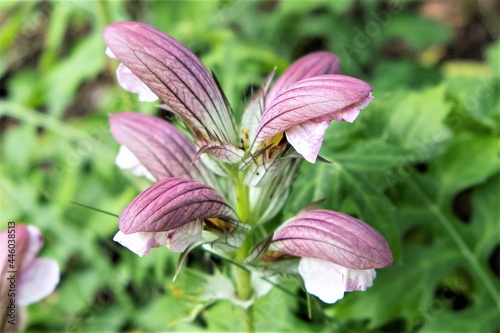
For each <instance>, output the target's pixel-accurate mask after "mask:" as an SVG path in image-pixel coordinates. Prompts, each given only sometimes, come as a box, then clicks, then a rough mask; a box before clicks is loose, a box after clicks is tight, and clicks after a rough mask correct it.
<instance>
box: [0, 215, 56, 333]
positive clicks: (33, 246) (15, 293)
mask: <svg viewBox="0 0 500 333" xmlns="http://www.w3.org/2000/svg"><path fill="white" fill-rule="evenodd" d="M10 223H12V224H14V223H13V222H10ZM0 246H1V247H0V271H1V272H3V273H5V275H4V279H3V280H2V281H1V282H0V292H1V295H2V297H1V298H0V307H1V309H2V313H1V314H0V331H1V332H17V331H20V330H22V329H23V328H24V326H26V323H27V318H26V317H27V316H26V313H25V311H24V308H25V307H26V306H27V305H29V304H32V303H35V302H38V301H39V300H41V299H43V298H45V297H47V296H48V295H50V294H51V293H52V292H53V291H54V289H55V287H56V286H57V284H58V283H59V275H60V272H59V266H58V265H57V262H56V261H55V260H53V259H49V258H37V255H38V252H40V250H41V249H42V246H43V240H42V234H41V232H40V230H39V229H38V228H37V227H34V226H26V225H24V224H18V225H10V224H9V227H8V228H7V229H5V230H4V231H2V233H0Z"/></svg>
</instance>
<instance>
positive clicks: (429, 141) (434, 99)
mask: <svg viewBox="0 0 500 333" xmlns="http://www.w3.org/2000/svg"><path fill="white" fill-rule="evenodd" d="M449 110H450V104H449V103H448V102H447V101H446V100H445V88H444V86H442V85H440V86H436V87H432V88H428V89H425V90H423V91H421V92H410V93H408V94H407V96H406V97H405V98H404V99H403V100H402V101H401V102H400V104H399V105H398V106H396V107H395V109H394V112H393V114H392V116H391V118H390V119H389V123H388V125H387V126H388V132H389V133H388V135H389V140H390V142H397V144H399V145H400V146H401V147H402V148H408V149H413V150H418V149H420V150H422V154H423V155H428V156H426V157H430V156H432V154H434V153H435V151H434V149H433V148H434V146H435V145H436V144H438V143H439V142H441V141H443V140H445V139H447V138H448V137H449V135H450V131H449V130H448V129H447V128H446V126H445V124H444V120H445V118H446V115H447V114H448V112H449Z"/></svg>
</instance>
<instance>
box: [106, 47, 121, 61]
mask: <svg viewBox="0 0 500 333" xmlns="http://www.w3.org/2000/svg"><path fill="white" fill-rule="evenodd" d="M106 55H107V56H108V57H110V58H111V59H118V58H117V57H116V56H115V54H114V53H113V51H111V49H110V48H109V47H107V48H106Z"/></svg>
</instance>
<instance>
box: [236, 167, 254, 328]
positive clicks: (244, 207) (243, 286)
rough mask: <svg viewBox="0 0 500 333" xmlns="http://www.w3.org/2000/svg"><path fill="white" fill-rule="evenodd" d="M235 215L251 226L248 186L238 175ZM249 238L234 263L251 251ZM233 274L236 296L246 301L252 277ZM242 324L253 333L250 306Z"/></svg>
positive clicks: (241, 260)
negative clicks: (235, 278) (236, 290)
mask: <svg viewBox="0 0 500 333" xmlns="http://www.w3.org/2000/svg"><path fill="white" fill-rule="evenodd" d="M236 213H237V214H238V217H239V219H240V220H241V221H242V222H244V223H247V224H248V225H249V226H251V221H249V220H248V218H249V216H250V198H249V193H248V186H247V185H246V184H245V182H244V179H243V175H241V174H240V175H239V177H238V179H237V181H236ZM252 245H253V244H252V241H251V238H250V237H248V238H247V239H245V241H244V242H243V244H242V246H241V247H240V248H239V249H238V250H237V251H236V261H237V262H239V263H241V262H243V260H244V259H245V258H246V256H247V255H248V252H249V251H250V250H251V249H252ZM235 273H236V277H237V280H236V281H237V283H236V285H237V288H238V296H239V297H240V298H241V299H243V300H247V299H250V297H252V294H253V290H252V279H251V278H252V276H251V274H250V272H249V271H246V270H243V269H241V268H235ZM243 324H244V326H245V331H246V332H253V330H254V325H253V313H252V306H250V307H249V308H248V309H246V310H243Z"/></svg>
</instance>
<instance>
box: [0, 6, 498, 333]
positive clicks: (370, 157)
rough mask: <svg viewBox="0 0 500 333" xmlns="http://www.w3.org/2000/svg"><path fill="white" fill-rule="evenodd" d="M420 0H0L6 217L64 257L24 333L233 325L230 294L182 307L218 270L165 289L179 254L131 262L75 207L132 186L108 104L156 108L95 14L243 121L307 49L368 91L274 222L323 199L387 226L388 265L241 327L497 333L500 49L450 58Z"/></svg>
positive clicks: (262, 304)
mask: <svg viewBox="0 0 500 333" xmlns="http://www.w3.org/2000/svg"><path fill="white" fill-rule="evenodd" d="M480 1H481V0H478V2H477V3H476V2H475V1H465V0H464V1H458V0H457V3H461V4H462V5H464V4H465V5H467V6H472V7H471V8H476V7H474V4H476V5H478V4H480ZM421 6H423V2H413V1H371V0H358V1H356V0H342V1H321V0H314V1H231V0H226V1H147V2H141V1H50V2H49V1H41V2H36V1H32V2H24V1H16V2H14V1H2V2H0V10H1V13H0V21H1V22H2V23H1V24H2V27H1V34H0V49H1V53H0V75H1V77H2V79H1V91H0V93H1V100H0V117H1V122H0V125H1V127H0V130H1V139H2V140H1V144H0V149H1V150H0V156H1V164H0V175H1V178H0V191H1V202H0V210H1V217H2V221H3V222H2V223H5V226H6V222H7V221H8V220H15V221H16V222H18V223H26V224H33V225H37V226H38V227H40V228H41V229H42V231H43V234H44V239H45V247H44V249H43V256H47V257H52V258H55V259H56V260H57V261H58V262H59V264H60V266H61V268H62V278H61V283H60V285H59V287H58V288H57V290H56V292H55V293H54V294H53V295H51V296H50V297H48V298H46V299H45V300H43V301H42V302H40V303H38V304H34V305H31V306H30V307H29V309H28V313H29V326H28V328H27V331H28V332H35V331H49V332H55V331H68V332H74V331H81V332H86V331H116V332H119V331H122V330H143V331H158V330H163V331H165V330H178V331H196V330H202V329H207V330H215V331H221V330H224V331H226V330H227V331H235V330H240V329H241V328H242V323H241V322H240V320H239V318H240V316H239V315H238V311H239V310H238V309H235V308H233V307H232V305H231V304H229V303H228V302H220V303H216V304H211V303H210V304H207V303H206V302H205V303H203V302H202V303H201V305H200V303H198V302H197V299H198V298H199V296H200V295H201V294H202V293H203V292H204V288H210V287H214V286H215V285H216V283H217V282H216V281H215V278H214V276H213V275H209V274H208V273H207V274H204V273H195V270H192V269H187V270H186V271H185V272H183V273H181V275H180V276H179V278H178V279H177V280H176V282H172V276H173V272H174V269H175V264H176V260H177V255H173V254H171V253H169V251H168V250H166V249H158V250H154V251H152V253H151V256H149V257H144V258H139V257H137V256H136V255H135V254H133V253H132V252H130V251H128V250H127V249H125V248H122V247H121V246H119V245H118V244H116V243H114V242H113V241H112V237H113V234H114V233H115V232H116V231H117V218H115V217H112V216H109V215H105V214H102V213H99V212H97V211H93V210H88V209H85V208H83V207H81V206H78V205H74V204H72V203H71V202H72V201H74V202H78V203H81V204H85V205H88V206H91V207H96V208H100V209H103V210H106V211H109V212H112V213H116V214H119V213H120V211H121V209H122V208H123V207H124V206H125V205H126V204H127V203H128V202H129V201H130V200H131V199H132V198H133V197H134V196H135V195H136V194H137V193H138V192H139V191H140V190H141V189H143V188H145V187H146V186H147V182H145V181H143V180H138V179H136V178H134V177H131V176H130V175H128V174H126V173H122V172H120V171H119V170H118V169H117V167H116V166H115V165H114V162H113V160H114V157H115V155H116V151H117V144H116V143H115V142H114V141H113V139H112V138H111V135H110V133H109V130H108V123H107V115H108V114H110V113H113V112H117V111H123V110H127V111H138V112H144V113H149V114H153V113H155V112H156V111H157V109H156V106H155V104H154V103H153V104H151V103H138V101H137V99H136V96H133V95H131V94H128V93H126V92H124V91H123V90H121V89H120V88H119V87H118V86H117V84H116V82H115V80H114V68H115V66H116V65H117V64H116V63H115V62H112V61H110V60H109V59H107V58H106V56H105V54H104V51H105V45H104V42H103V39H102V36H101V31H102V29H103V27H104V26H105V25H106V24H108V23H110V22H115V21H120V20H137V21H141V22H145V23H148V24H151V25H153V26H155V27H156V28H158V29H160V30H163V31H165V32H167V33H168V34H170V35H172V36H174V37H175V38H177V39H178V40H180V41H181V42H182V43H184V44H185V45H186V46H188V47H189V48H190V49H192V50H193V51H194V52H195V53H196V54H197V55H199V56H200V58H201V59H202V61H203V62H204V63H205V65H206V66H207V67H208V68H210V69H211V70H213V72H214V73H215V74H216V76H217V77H218V79H219V81H220V83H221V85H222V87H223V88H224V91H225V92H226V94H227V97H228V99H229V101H230V103H231V105H232V106H233V109H234V111H235V113H236V115H237V116H238V117H239V116H240V114H241V111H242V107H243V106H244V103H245V101H246V100H248V98H249V97H250V93H251V91H252V90H253V89H254V88H255V87H257V86H258V85H259V84H260V83H261V82H262V81H263V79H264V78H265V76H266V75H267V73H269V72H270V71H271V70H272V69H273V68H274V67H275V66H277V71H278V73H281V72H282V71H283V70H284V69H285V68H286V67H287V66H288V65H289V64H290V62H291V61H293V60H294V59H296V58H298V57H299V56H301V55H303V54H305V53H307V52H311V51H315V50H329V51H331V52H335V53H337V54H338V56H339V57H340V59H341V61H342V64H343V73H344V74H347V75H351V76H355V77H359V78H362V79H365V80H367V81H368V82H370V83H371V84H372V85H373V86H374V96H375V100H374V101H373V102H372V104H371V105H370V106H369V107H368V108H367V109H366V110H364V111H363V112H362V113H361V115H360V117H359V118H358V120H357V121H356V122H355V123H354V124H352V125H351V124H345V123H336V124H332V126H331V127H330V129H329V131H328V134H327V137H326V138H325V142H324V146H323V148H322V151H321V155H322V156H323V157H324V158H326V159H327V160H329V161H331V163H320V164H318V165H314V166H312V165H310V164H306V163H305V164H304V165H303V167H302V169H301V174H300V176H299V178H298V179H297V183H296V185H295V186H294V189H293V191H292V194H291V197H290V198H289V201H288V203H287V206H286V209H285V210H284V213H283V214H282V215H281V216H279V217H277V218H276V219H275V221H274V222H273V225H274V226H277V225H279V224H280V223H281V222H282V221H284V220H285V219H286V218H289V217H291V216H293V215H294V214H296V213H297V212H298V211H299V210H300V209H301V208H302V207H303V206H305V205H307V204H308V203H310V202H311V201H314V200H318V199H323V198H325V199H326V200H325V202H324V203H323V205H322V207H325V208H328V209H334V210H339V211H342V212H346V213H349V214H351V215H354V216H358V217H360V218H361V219H363V220H364V221H366V222H367V223H369V224H371V225H372V226H374V227H375V228H376V229H377V230H379V231H380V232H381V233H382V234H384V236H385V237H386V238H387V239H388V241H389V243H390V245H391V248H392V250H393V252H394V254H395V259H396V260H395V263H394V265H393V267H391V268H388V269H385V270H379V271H378V272H377V274H378V276H377V279H376V280H375V281H374V286H373V287H371V288H369V290H367V291H366V292H355V293H349V294H347V295H346V296H345V297H344V299H343V300H341V301H339V302H338V303H337V304H334V305H331V306H326V305H325V304H322V303H320V302H319V301H318V300H316V299H312V302H313V308H312V310H313V313H312V315H313V316H312V319H309V318H308V316H307V307H306V306H305V305H304V299H305V296H304V293H303V292H302V291H301V290H300V288H299V287H298V284H297V283H296V282H295V281H294V279H293V278H289V277H283V278H282V281H281V283H282V284H283V286H285V287H286V288H287V289H288V290H289V291H292V293H294V294H295V296H293V295H292V296H291V295H289V294H287V293H284V292H283V291H281V290H279V289H276V288H275V289H274V290H273V291H272V292H271V293H270V294H268V295H266V296H265V297H263V298H262V299H259V300H258V301H257V303H256V310H255V311H256V315H255V317H256V318H255V319H256V330H258V331H259V330H260V331H276V330H281V331H288V330H297V331H311V332H318V331H320V332H331V331H339V332H348V331H360V332H361V331H386V330H387V331H419V332H436V331H439V332H447V331H450V332H452V331H453V332H456V331H468V332H469V331H470V332H473V331H475V332H479V331H481V332H494V331H497V332H498V330H499V329H500V324H499V321H498V317H499V314H500V290H499V287H498V285H499V281H498V280H499V266H500V265H499V261H500V259H499V258H500V257H499V256H500V224H499V222H500V221H499V216H500V214H499V207H500V205H499V202H500V193H499V188H500V165H499V141H498V138H499V121H500V108H499V104H500V94H499V93H498V92H499V84H500V79H499V75H500V69H499V63H500V44H499V42H498V41H496V42H495V41H494V39H495V38H497V37H498V36H496V35H495V32H494V31H491V34H489V37H488V38H487V39H486V40H485V41H484V43H483V44H482V49H481V55H482V56H481V57H480V58H474V59H455V58H454V57H453V56H451V55H449V54H448V55H447V54H446V52H447V51H446V50H450V47H451V46H452V45H453V43H459V42H460V41H459V40H458V39H457V34H458V33H457V31H456V30H454V29H453V28H451V27H450V26H448V25H445V24H443V23H442V22H439V21H437V20H433V19H431V18H429V17H424V16H422V15H421V13H420V12H421V11H420V9H421ZM481 13H483V14H481ZM469 14H470V17H475V16H474V15H479V16H478V17H479V19H480V20H481V18H482V16H481V15H486V14H484V12H480V11H476V12H474V11H472V12H470V13H469ZM489 14H490V15H495V13H493V12H491V13H489ZM489 19H490V18H485V21H488V20H489ZM497 22H498V21H497ZM3 227H4V226H2V227H0V229H2V228H3ZM213 260H215V259H213V258H210V257H209V256H208V255H207V254H204V253H203V252H202V251H201V250H200V251H195V252H194V255H192V256H191V258H190V259H189V266H190V267H192V268H196V267H198V268H199V267H201V268H202V269H203V270H204V271H205V272H209V271H211V270H213V266H214V263H213ZM233 314H234V315H233Z"/></svg>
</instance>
